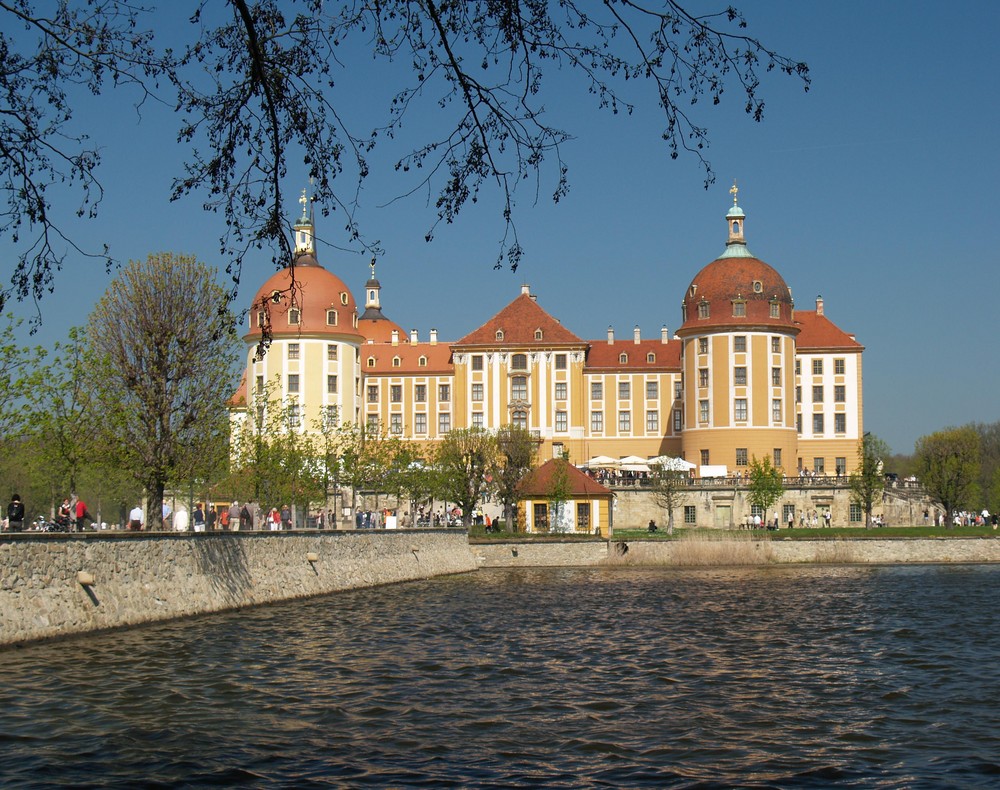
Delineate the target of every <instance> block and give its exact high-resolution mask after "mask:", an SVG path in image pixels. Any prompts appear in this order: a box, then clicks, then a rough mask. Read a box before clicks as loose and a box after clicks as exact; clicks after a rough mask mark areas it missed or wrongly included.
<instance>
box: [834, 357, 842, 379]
mask: <svg viewBox="0 0 1000 790" xmlns="http://www.w3.org/2000/svg"><path fill="white" fill-rule="evenodd" d="M833 372H834V373H835V374H836V375H838V376H843V375H844V360H842V359H835V360H833Z"/></svg>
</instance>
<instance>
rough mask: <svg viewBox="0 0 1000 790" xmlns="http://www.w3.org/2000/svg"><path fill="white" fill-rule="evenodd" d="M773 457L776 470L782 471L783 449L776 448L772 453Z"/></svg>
mask: <svg viewBox="0 0 1000 790" xmlns="http://www.w3.org/2000/svg"><path fill="white" fill-rule="evenodd" d="M771 457H772V458H773V459H774V468H775V469H780V468H781V448H780V447H775V448H774V450H773V451H772V452H771Z"/></svg>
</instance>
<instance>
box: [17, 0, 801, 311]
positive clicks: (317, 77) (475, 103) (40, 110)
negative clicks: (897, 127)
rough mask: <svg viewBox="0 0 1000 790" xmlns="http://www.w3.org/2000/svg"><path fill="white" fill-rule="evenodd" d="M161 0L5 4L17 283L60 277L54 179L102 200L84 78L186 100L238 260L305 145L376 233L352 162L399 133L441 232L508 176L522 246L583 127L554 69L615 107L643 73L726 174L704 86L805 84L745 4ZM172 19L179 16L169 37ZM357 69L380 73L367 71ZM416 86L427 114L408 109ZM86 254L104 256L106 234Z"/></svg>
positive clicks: (184, 176) (277, 232)
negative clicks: (362, 114)
mask: <svg viewBox="0 0 1000 790" xmlns="http://www.w3.org/2000/svg"><path fill="white" fill-rule="evenodd" d="M162 5H163V7H162V8H157V9H153V7H152V6H150V7H148V8H147V7H144V6H142V5H139V4H129V3H121V2H114V0H89V1H88V2H83V0H77V2H73V1H72V0H68V1H67V2H60V3H55V4H53V5H52V7H51V8H49V7H48V6H45V8H44V10H42V9H40V8H36V6H37V4H35V3H32V2H30V0H10V2H5V3H2V4H0V20H2V23H0V48H2V51H3V53H4V57H3V58H0V93H2V97H3V105H4V108H5V109H4V113H3V114H2V115H0V139H2V140H4V141H5V144H4V145H3V146H0V189H2V190H3V191H4V192H5V193H6V198H7V200H6V201H5V205H6V206H8V208H7V210H6V211H5V212H3V213H2V214H0V235H3V236H9V237H10V238H11V240H12V241H13V242H14V243H15V244H21V245H22V251H21V253H20V255H19V258H18V260H17V261H16V263H15V265H14V277H13V288H14V291H15V292H16V294H17V295H18V296H20V297H22V298H24V297H26V296H28V295H33V296H35V297H36V298H38V297H41V296H42V295H43V294H44V293H45V292H46V291H48V290H49V289H50V288H51V286H52V281H53V277H54V273H55V272H56V271H58V269H59V268H60V266H61V265H63V262H64V260H65V254H64V253H63V252H61V249H62V248H63V247H64V246H65V245H60V244H56V243H54V240H55V239H62V238H65V236H64V235H63V232H62V231H61V230H60V228H59V227H57V226H56V225H55V224H54V223H55V222H56V221H57V220H56V218H57V217H58V216H59V212H58V211H55V210H54V206H53V202H54V201H55V200H56V197H55V196H56V195H57V194H58V195H59V196H60V197H62V194H65V192H66V191H67V190H66V189H65V188H63V189H59V190H49V189H48V187H49V185H50V184H68V185H69V186H70V187H71V188H75V189H76V190H78V192H77V199H78V200H79V201H80V202H79V207H78V213H79V214H80V215H83V216H93V215H94V214H95V213H96V211H97V207H98V205H99V203H100V200H101V197H102V192H103V190H102V187H101V184H100V181H99V180H98V174H99V166H100V161H101V148H102V143H101V141H100V140H99V139H98V138H97V137H96V136H94V137H93V138H92V137H91V135H89V134H88V133H87V131H88V130H86V129H83V130H79V131H78V126H77V124H78V122H79V120H80V119H79V118H77V117H74V113H73V110H74V108H75V106H77V102H76V101H75V100H76V98H77V97H76V95H75V94H76V92H78V91H81V90H83V91H89V92H90V93H92V94H94V95H100V94H102V93H104V91H105V90H106V89H107V88H108V87H109V86H114V87H115V89H116V91H123V90H125V91H131V95H132V96H134V97H135V103H136V105H137V107H139V108H142V109H143V110H144V111H149V108H150V107H151V106H153V105H154V102H147V99H150V98H155V99H156V100H158V102H160V103H162V104H163V105H165V106H167V107H171V108H174V107H175V108H176V109H177V113H176V118H177V122H178V123H179V124H180V128H179V130H178V141H179V143H180V144H181V145H182V146H185V147H186V154H187V161H186V162H185V163H184V165H183V173H180V174H178V177H177V178H176V179H175V181H174V184H173V189H172V194H171V197H173V198H179V197H182V196H185V195H188V194H190V193H201V194H202V195H203V196H204V205H205V208H206V209H208V210H210V211H213V212H219V213H220V214H222V216H223V219H224V222H225V228H226V231H225V233H224V235H223V237H222V249H223V252H224V254H226V255H227V258H228V268H227V271H228V272H230V273H231V275H232V277H233V279H234V281H236V282H238V281H239V276H240V265H241V262H242V260H243V257H244V255H245V254H246V253H247V251H249V250H252V249H256V248H257V247H259V246H261V245H265V244H269V245H272V246H273V247H275V248H276V252H275V256H276V259H278V260H281V261H287V260H289V259H290V257H291V250H290V245H289V241H288V239H289V236H290V234H289V228H288V227H287V226H286V223H285V217H286V215H287V213H288V212H286V210H285V207H284V206H283V205H282V184H283V182H284V177H285V174H286V173H287V172H288V171H289V169H290V168H291V167H293V165H292V163H291V162H290V160H291V159H292V158H293V157H296V156H301V157H302V160H301V161H302V162H303V163H305V165H306V167H307V168H308V170H309V175H310V176H311V177H312V178H313V179H314V180H315V186H316V195H315V196H316V199H317V200H318V201H319V202H320V203H321V205H322V206H324V207H325V209H326V210H333V209H336V210H338V211H342V212H343V213H344V215H345V217H346V221H345V226H346V233H347V236H348V237H349V239H351V240H353V241H360V242H361V243H362V244H364V243H365V242H364V237H363V236H362V231H361V227H360V225H359V223H358V220H357V218H356V216H355V213H356V210H357V208H358V206H359V205H360V196H361V195H362V194H364V190H363V189H360V188H359V187H360V183H361V182H363V181H364V180H365V179H367V178H368V176H369V175H370V174H371V173H372V172H373V171H374V170H375V168H374V165H375V162H373V161H372V160H370V156H371V155H372V151H373V150H374V149H376V147H381V146H389V147H390V148H391V147H392V146H393V145H396V144H398V143H399V141H402V140H404V139H406V138H405V137H404V134H411V135H413V134H416V135H420V136H417V137H413V138H412V139H410V140H409V141H408V142H405V143H403V148H402V151H401V152H396V151H393V153H392V160H391V161H390V162H389V164H388V167H387V168H386V169H387V170H390V172H391V171H395V172H396V173H398V175H397V178H399V179H401V181H400V185H401V186H400V189H399V192H400V193H401V194H402V193H412V192H414V191H421V190H422V191H424V192H430V193H435V192H436V193H437V198H436V200H435V201H434V204H435V209H436V218H435V219H433V220H432V224H431V227H430V230H429V231H428V233H427V238H428V240H429V239H430V238H431V237H432V236H433V233H434V227H435V226H436V225H437V224H438V223H440V222H445V223H450V222H452V221H453V220H454V219H455V218H456V217H457V215H458V214H459V212H460V211H461V209H462V208H463V207H464V206H465V205H466V204H467V203H468V202H469V201H473V202H475V201H476V200H477V199H478V198H479V197H480V193H481V190H482V189H484V188H485V187H487V186H489V185H496V187H497V189H498V190H499V192H500V197H501V200H500V204H501V209H500V211H499V216H500V221H501V223H502V225H503V227H504V232H503V234H502V237H501V244H500V253H499V259H500V260H502V259H503V258H505V257H506V259H507V260H508V261H509V263H510V265H511V266H512V267H514V268H516V266H517V263H518V261H519V260H520V257H521V253H522V250H521V246H520V244H519V242H518V239H517V234H516V229H515V226H514V224H513V223H514V216H515V213H516V202H515V200H514V191H515V189H516V187H517V186H518V185H520V184H521V183H523V182H526V181H530V180H532V178H531V177H532V176H533V175H539V176H540V175H541V174H542V173H543V172H550V173H551V179H552V189H551V194H552V198H553V200H555V201H558V200H560V199H561V198H562V197H563V196H564V195H565V194H566V192H567V189H568V180H567V178H568V176H567V173H568V168H567V165H566V163H565V161H564V160H563V158H562V144H563V143H564V142H565V141H567V140H568V139H570V137H571V134H570V133H569V132H564V131H562V130H561V129H559V128H558V127H556V126H554V125H549V122H548V121H547V119H548V117H549V116H548V115H547V114H546V113H545V112H544V110H545V109H546V105H547V101H546V100H547V98H548V96H549V95H550V93H551V92H548V91H545V90H543V83H544V82H545V78H546V76H548V75H549V74H550V73H557V72H558V73H560V74H563V75H564V74H571V75H572V77H574V78H576V79H577V80H578V81H579V87H580V89H581V93H585V94H590V95H592V96H594V97H595V99H596V104H597V106H598V107H599V108H602V109H605V110H607V111H609V112H612V113H616V114H617V113H623V114H626V115H628V114H631V113H632V111H633V109H634V106H633V104H632V100H631V99H630V98H626V93H627V94H629V95H632V93H633V90H632V88H631V86H632V85H634V84H638V85H641V86H642V87H644V88H646V89H647V90H648V93H647V94H646V96H648V101H649V103H650V104H651V105H652V104H654V103H655V104H657V105H658V106H659V109H660V111H661V112H662V114H663V123H664V128H663V132H662V138H663V140H664V141H665V142H666V145H667V146H668V149H669V151H670V155H671V157H676V156H677V155H678V152H679V151H687V152H691V154H692V155H693V156H695V157H696V158H697V159H698V160H699V161H700V162H701V163H702V165H703V166H704V170H705V181H706V184H707V183H710V182H711V181H712V180H714V175H713V173H712V171H711V167H710V165H709V163H708V161H707V160H706V158H705V149H706V147H707V145H708V132H707V130H706V129H705V128H704V126H702V125H701V124H700V123H699V122H698V121H697V120H696V119H695V118H694V117H692V115H693V113H694V105H695V104H697V103H698V102H699V101H700V100H702V99H706V100H708V101H709V102H710V103H712V104H717V103H719V102H720V101H722V99H723V98H724V96H725V95H726V94H727V89H731V88H732V87H735V88H736V91H735V92H736V93H737V94H738V95H739V96H740V103H741V104H742V105H743V106H744V108H745V111H746V112H747V114H748V115H750V117H752V118H753V119H754V120H755V121H760V120H761V119H762V117H763V113H764V100H763V98H762V97H761V96H760V95H759V93H760V86H761V81H762V79H764V78H765V75H766V74H768V73H770V72H772V71H774V72H778V73H784V74H787V75H792V76H794V77H796V78H798V79H799V80H801V82H802V84H803V86H804V87H805V88H806V89H808V87H809V70H808V67H807V66H806V65H805V64H804V63H801V62H799V61H797V60H794V59H792V58H788V57H786V56H784V55H781V54H778V53H777V52H775V51H773V50H772V49H770V48H769V47H767V46H766V45H764V44H762V43H761V42H760V41H759V40H758V39H756V38H753V37H751V36H748V35H746V33H745V30H746V27H747V23H746V21H745V20H744V18H743V15H742V13H741V12H740V11H738V10H737V9H735V8H733V7H729V8H727V9H725V10H723V11H722V12H721V13H718V14H704V13H700V12H699V13H691V12H688V11H687V10H686V9H685V8H684V7H683V6H682V5H681V4H680V3H679V2H676V0H668V2H666V3H663V2H657V3H653V2H641V0H630V1H629V2H623V3H608V4H603V5H602V4H593V3H589V2H588V3H584V2H580V0H563V1H562V2H560V3H558V4H553V3H550V2H549V0H517V1H516V2H515V0H469V1H468V2H461V3H458V2H438V3H433V2H427V3H411V2H408V0H384V1H383V2H379V3H361V2H358V3H333V4H331V3H326V2H324V1H323V0H284V2H280V3H279V2H277V0H228V2H224V3H197V4H195V6H194V11H193V13H191V11H190V10H189V9H182V8H181V6H175V5H168V4H162ZM154 10H155V13H154ZM156 14H158V15H159V16H157V15H156ZM180 14H183V16H182V17H179V18H177V19H174V18H172V17H175V16H178V15H180ZM185 20H187V21H188V22H189V24H190V27H188V28H187V30H188V31H189V32H188V35H187V36H186V37H184V34H183V33H180V34H179V35H180V39H179V40H178V30H180V29H182V28H181V27H180V26H179V25H178V24H172V22H175V21H176V22H180V23H183V21H185ZM166 30H170V31H171V32H170V35H171V38H170V39H169V40H164V41H162V42H161V40H160V39H161V37H162V36H166V34H165V33H162V32H161V31H166ZM373 61H374V62H376V63H377V64H382V65H386V66H388V67H390V68H392V67H393V64H399V65H398V70H397V71H396V72H395V73H394V74H393V76H392V77H390V78H389V84H388V85H387V87H386V90H385V92H384V94H382V95H379V94H378V92H377V91H376V92H375V93H374V95H371V96H369V97H368V101H367V102H366V105H365V106H366V108H372V107H376V108H377V107H382V106H384V108H385V109H384V110H383V111H381V112H379V115H381V116H382V117H381V118H380V117H376V118H375V119H374V120H370V119H367V118H365V119H359V118H357V117H355V116H353V115H352V114H351V113H350V112H349V111H348V110H347V109H345V106H346V103H345V102H342V101H341V98H340V97H341V93H340V92H341V91H344V92H348V93H349V92H351V91H353V92H355V93H356V92H357V91H358V90H359V88H358V81H360V80H366V81H367V79H368V70H367V69H366V68H364V67H363V66H362V67H359V64H364V63H366V62H368V63H371V62H373ZM359 75H360V76H359ZM364 88H365V90H368V91H369V92H370V93H371V86H370V85H368V84H367V82H365V83H364ZM560 90H563V87H562V86H561V87H560ZM423 103H426V106H428V107H430V108H432V109H433V110H434V113H433V120H434V123H433V124H431V125H429V126H428V124H425V123H408V121H409V120H410V114H411V113H413V112H416V111H418V108H419V107H420V105H421V104H423ZM144 105H145V106H144ZM376 112H378V110H376ZM357 128H365V129H370V130H372V131H371V132H370V133H368V134H365V133H356V132H354V131H352V130H353V129H357ZM92 140H93V141H92ZM549 162H551V163H552V164H551V168H550V171H545V170H543V168H544V167H545V166H546V165H547V164H548V163H549ZM345 171H346V172H345ZM345 176H347V180H345ZM352 181H353V184H352ZM69 194H74V193H73V192H72V191H69ZM366 246H374V245H366ZM94 255H95V256H96V257H99V258H103V259H105V260H108V261H110V258H109V251H108V250H107V249H105V250H103V251H98V252H95V253H94ZM498 264H499V260H498ZM5 295H6V294H3V295H0V307H2V296H5Z"/></svg>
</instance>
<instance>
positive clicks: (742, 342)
mask: <svg viewBox="0 0 1000 790" xmlns="http://www.w3.org/2000/svg"><path fill="white" fill-rule="evenodd" d="M746 350H747V336H746V335H737V336H736V337H734V338H733V351H735V352H737V353H740V352H744V351H746Z"/></svg>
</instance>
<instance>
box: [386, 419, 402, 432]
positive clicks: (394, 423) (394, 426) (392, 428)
mask: <svg viewBox="0 0 1000 790" xmlns="http://www.w3.org/2000/svg"><path fill="white" fill-rule="evenodd" d="M389 432H390V433H395V434H400V433H402V432H403V415H402V414H390V415H389Z"/></svg>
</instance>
